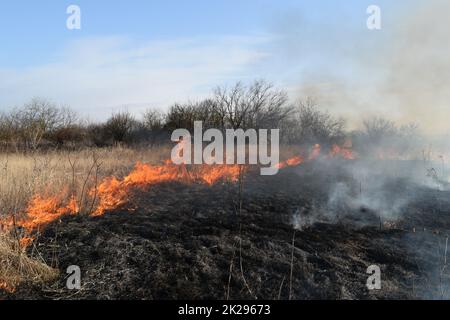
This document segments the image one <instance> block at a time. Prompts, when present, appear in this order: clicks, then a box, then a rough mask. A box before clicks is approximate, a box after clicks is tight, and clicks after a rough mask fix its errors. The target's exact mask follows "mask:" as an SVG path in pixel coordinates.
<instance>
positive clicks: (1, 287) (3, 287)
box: [0, 281, 16, 293]
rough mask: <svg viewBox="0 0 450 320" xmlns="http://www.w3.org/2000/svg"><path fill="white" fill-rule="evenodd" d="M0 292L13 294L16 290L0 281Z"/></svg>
mask: <svg viewBox="0 0 450 320" xmlns="http://www.w3.org/2000/svg"><path fill="white" fill-rule="evenodd" d="M0 290H3V291H6V292H8V293H14V292H15V291H16V288H14V287H12V286H10V285H9V284H7V283H6V282H2V281H0Z"/></svg>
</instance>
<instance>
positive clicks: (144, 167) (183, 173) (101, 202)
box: [0, 161, 241, 247]
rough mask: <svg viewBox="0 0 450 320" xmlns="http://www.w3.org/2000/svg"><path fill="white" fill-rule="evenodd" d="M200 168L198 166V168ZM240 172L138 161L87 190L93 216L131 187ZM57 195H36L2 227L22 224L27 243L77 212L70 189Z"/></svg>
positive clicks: (124, 197) (209, 180)
mask: <svg viewBox="0 0 450 320" xmlns="http://www.w3.org/2000/svg"><path fill="white" fill-rule="evenodd" d="M195 169H197V170H195ZM240 172H241V167H240V166H239V165H215V166H208V165H202V166H201V167H199V168H194V170H192V172H188V170H187V168H186V166H184V165H182V166H177V165H174V164H172V163H171V162H170V161H165V164H163V165H150V164H142V163H137V164H136V166H135V168H134V169H133V170H132V171H131V172H130V174H128V175H127V176H126V177H124V178H123V179H118V178H116V177H107V178H105V179H103V181H101V182H100V183H99V184H98V186H96V187H94V188H92V189H91V190H89V192H88V196H89V197H90V199H91V202H93V203H94V202H95V204H96V206H95V208H93V212H92V213H91V215H92V216H100V215H103V214H105V212H107V211H109V210H113V209H116V208H119V207H121V206H123V205H125V204H126V203H127V202H128V200H129V193H130V191H131V190H132V189H136V188H147V187H149V186H152V185H155V184H159V183H164V182H170V181H184V182H186V183H192V182H199V183H204V184H207V185H213V184H216V183H218V182H219V181H222V180H228V181H232V182H235V181H237V180H238V178H239V175H240ZM67 189H68V188H66V189H64V190H63V191H62V192H60V193H59V194H57V195H55V196H43V195H41V194H37V195H35V196H34V197H33V198H32V199H31V200H30V202H29V204H28V206H27V209H26V211H25V214H24V215H23V217H22V218H21V219H19V220H17V221H14V220H13V218H11V217H8V218H6V219H2V220H0V229H5V230H10V229H11V228H12V227H13V226H14V225H16V226H18V227H22V228H23V229H24V230H25V232H26V234H27V235H26V236H25V237H23V238H22V239H21V240H20V242H21V245H22V246H23V247H27V246H28V245H29V244H30V243H31V242H32V240H33V237H32V236H31V235H32V234H33V232H35V231H37V230H41V229H42V228H44V227H45V226H47V225H48V224H49V223H51V222H53V221H56V220H58V219H60V218H61V217H63V216H65V215H70V214H78V213H79V211H80V208H79V204H78V203H77V201H76V199H75V197H74V196H71V197H69V200H68V201H66V202H65V201H64V199H66V198H67V191H66V190H67Z"/></svg>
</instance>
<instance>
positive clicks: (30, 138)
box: [0, 81, 417, 150]
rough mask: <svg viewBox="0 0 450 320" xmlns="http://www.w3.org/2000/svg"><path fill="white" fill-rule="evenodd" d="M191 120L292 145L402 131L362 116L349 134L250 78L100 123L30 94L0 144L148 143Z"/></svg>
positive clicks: (2, 117) (4, 125)
mask: <svg viewBox="0 0 450 320" xmlns="http://www.w3.org/2000/svg"><path fill="white" fill-rule="evenodd" d="M194 121H202V122H203V127H204V128H218V129H221V130H226V129H238V128H242V129H249V128H253V129H274V128H279V129H280V135H281V142H282V143H284V144H295V145H311V144H315V143H321V144H323V145H331V144H340V143H343V142H344V141H345V140H346V138H348V137H349V136H352V137H353V138H354V139H355V141H358V143H359V144H361V145H364V144H365V143H366V142H371V143H376V142H377V141H378V142H383V143H384V141H385V137H386V136H388V135H396V136H399V132H400V131H401V130H405V131H407V130H406V129H401V130H398V129H397V127H396V126H395V124H394V123H392V122H390V121H388V120H383V119H381V118H377V119H372V120H368V121H366V122H365V124H364V125H365V129H364V130H363V131H358V132H353V133H348V132H346V130H345V121H344V120H343V119H341V118H336V117H333V116H332V115H330V114H329V113H328V112H326V111H323V110H321V109H320V108H319V107H318V106H317V105H316V104H315V102H314V100H313V99H306V100H304V101H300V102H297V103H294V104H292V103H290V102H289V99H288V95H287V93H286V92H285V91H283V90H278V89H276V88H274V87H273V86H272V85H271V84H269V83H267V82H265V81H255V82H254V83H252V84H250V85H247V86H246V85H243V84H242V83H237V84H235V85H234V86H232V87H230V88H225V87H218V88H216V89H215V90H214V91H213V92H212V94H211V96H210V97H209V98H207V99H204V100H201V101H197V102H188V103H183V104H178V103H177V104H174V105H172V106H171V107H170V108H169V110H168V111H167V112H165V113H163V112H161V111H158V110H156V109H148V110H147V111H146V112H144V113H143V114H142V115H141V117H139V118H137V117H135V116H133V115H132V114H131V113H130V112H128V111H122V112H117V113H114V114H112V115H111V116H110V117H109V118H108V119H107V120H106V121H104V122H102V123H90V122H87V121H84V120H82V118H80V115H78V114H77V113H76V112H74V111H73V110H71V109H69V108H66V107H58V106H56V105H55V104H53V103H50V102H48V101H47V100H44V99H33V100H32V101H31V102H30V103H27V104H25V105H24V106H22V107H20V108H15V109H13V110H11V111H9V112H4V113H2V114H0V144H1V146H2V148H3V149H5V148H7V149H10V150H36V149H39V148H49V147H51V148H79V147H93V146H95V147H107V146H114V145H127V146H142V145H146V146H149V145H155V144H164V143H167V142H169V141H170V135H171V133H172V131H173V130H175V129H177V128H186V129H188V130H193V127H194ZM408 129H409V130H410V131H414V130H416V129H417V128H415V127H409V128H408ZM402 134H403V133H402ZM406 134H409V135H410V134H411V132H407V133H406Z"/></svg>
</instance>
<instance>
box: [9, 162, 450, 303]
mask: <svg viewBox="0 0 450 320" xmlns="http://www.w3.org/2000/svg"><path fill="white" fill-rule="evenodd" d="M326 171H327V172H323V171H321V170H320V169H318V168H314V167H312V166H308V165H305V166H302V167H299V168H288V169H286V170H283V171H282V172H280V173H279V174H278V175H277V176H273V177H261V176H259V175H258V174H257V173H249V175H248V178H247V179H246V180H245V182H244V187H243V190H244V191H243V194H242V208H241V209H239V191H238V186H237V185H236V184H228V183H227V184H222V185H216V186H214V187H208V186H204V185H183V184H181V183H169V184H162V185H158V186H154V187H152V188H149V189H148V190H145V191H142V190H140V191H136V192H135V193H133V195H131V201H130V206H129V207H128V208H124V209H123V210H117V211H115V212H109V213H107V214H106V215H104V216H101V217H86V216H75V217H65V218H64V219H63V220H61V221H59V222H55V223H53V224H52V225H51V226H49V227H47V229H46V230H45V231H44V232H43V234H42V235H41V236H40V237H39V239H38V240H37V241H36V248H35V249H34V250H33V251H34V254H36V252H39V254H40V255H42V257H44V259H45V260H46V261H47V262H48V263H49V264H51V265H53V266H56V267H57V268H59V269H60V270H61V277H60V279H59V280H58V281H57V282H55V283H49V284H46V285H44V286H43V287H38V288H36V287H30V286H27V285H24V286H22V287H21V288H18V290H17V292H16V293H14V294H9V295H6V296H4V298H8V299H30V298H37V299H226V298H227V297H228V298H230V299H255V298H258V299H289V297H290V298H291V299H417V298H433V299H439V298H448V294H447V288H448V283H449V281H448V277H446V270H445V268H444V267H445V266H446V262H445V259H444V257H445V251H446V250H445V242H446V235H447V230H449V229H450V197H449V195H450V192H447V191H439V190H438V189H433V188H425V187H421V186H419V185H417V184H415V183H413V182H411V181H408V180H405V179H404V178H398V177H396V178H391V179H389V180H388V181H387V182H386V183H383V186H382V188H381V192H386V193H387V194H389V195H391V196H392V197H403V198H405V199H407V200H408V201H406V204H405V205H404V206H403V207H402V209H401V212H400V213H397V216H396V218H395V219H392V220H388V219H386V217H380V214H379V213H378V212H376V211H375V210H373V209H372V208H370V207H365V206H360V207H355V206H350V205H347V204H346V203H345V201H344V202H343V203H338V205H336V204H333V206H332V207H330V204H329V203H330V201H329V197H330V188H331V186H332V185H334V184H335V183H336V182H343V183H346V184H347V185H350V186H351V188H352V193H351V194H352V196H354V197H355V198H356V197H358V196H359V194H360V193H362V192H364V190H362V187H361V185H360V183H359V184H358V181H356V180H355V178H354V177H350V176H348V174H344V173H343V171H342V170H326ZM384 199H387V198H384ZM386 201H388V200H386ZM294 225H296V226H297V229H294ZM293 240H294V246H292V243H293ZM70 265H78V266H80V268H81V271H82V289H81V290H79V291H70V290H67V289H65V282H66V276H67V274H66V272H65V270H66V268H67V267H68V266H70ZM370 265H378V266H379V267H380V268H381V278H382V288H381V290H368V289H367V287H366V281H367V278H368V276H369V275H368V274H367V273H366V270H367V268H368V266H370Z"/></svg>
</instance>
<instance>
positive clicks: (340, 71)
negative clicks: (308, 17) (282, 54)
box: [284, 0, 450, 134]
mask: <svg viewBox="0 0 450 320" xmlns="http://www.w3.org/2000/svg"><path fill="white" fill-rule="evenodd" d="M361 10H362V9H361ZM448 12H450V2H448V1H444V0H431V1H411V2H408V3H406V4H405V3H403V4H402V5H401V6H398V7H393V5H388V4H384V6H381V13H382V29H381V30H380V31H371V30H368V29H366V28H365V24H364V23H362V20H363V18H364V16H363V14H364V12H358V14H360V15H361V16H356V17H353V18H354V19H356V20H358V21H359V22H358V25H357V26H355V25H350V23H349V22H348V23H347V22H346V21H345V20H344V19H342V20H339V21H338V22H337V23H336V24H335V25H330V24H328V23H324V24H323V25H321V26H318V28H316V30H311V29H312V26H311V24H310V23H308V22H306V21H305V20H304V19H303V16H302V19H300V20H298V19H297V20H296V21H295V22H294V18H292V19H290V21H289V22H284V25H285V26H287V25H291V26H295V25H297V26H298V25H299V21H300V25H299V26H298V27H293V28H294V30H287V27H286V29H284V31H285V32H286V34H287V36H286V37H285V38H284V40H285V41H286V44H285V46H284V50H286V51H289V55H288V56H289V57H290V58H291V59H292V60H291V61H295V60H294V59H295V56H296V57H297V59H298V60H297V63H298V64H299V65H301V66H302V67H301V68H300V70H299V73H301V80H300V85H299V86H298V87H297V88H296V89H295V91H296V95H297V96H298V97H304V96H305V95H312V96H315V97H318V100H319V102H320V104H321V105H323V106H325V107H326V108H329V110H330V111H331V112H333V113H335V114H339V115H341V116H343V117H344V118H346V119H348V120H349V125H350V126H351V127H355V128H357V127H358V126H359V125H360V123H361V120H362V119H364V118H368V117H371V116H374V115H378V116H383V117H386V118H388V119H391V120H394V121H396V122H398V123H400V124H406V123H410V122H414V123H417V124H419V125H420V127H421V129H422V131H423V132H425V133H428V134H448V133H450V130H449V125H448V121H447V119H449V116H450V111H449V108H448V103H449V101H450V81H449V80H450V60H449V59H448V57H449V56H450V42H449V41H448V39H449V37H450V20H449V19H448V17H447V15H448ZM336 14H337V15H339V13H336ZM291 29H292V27H291ZM305 37H307V38H306V40H305V41H302V39H304V38H305ZM312 38H313V39H315V40H311V41H309V40H310V39H312ZM296 42H302V43H301V44H298V45H296V44H295V43H296ZM293 43H294V44H293Z"/></svg>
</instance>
